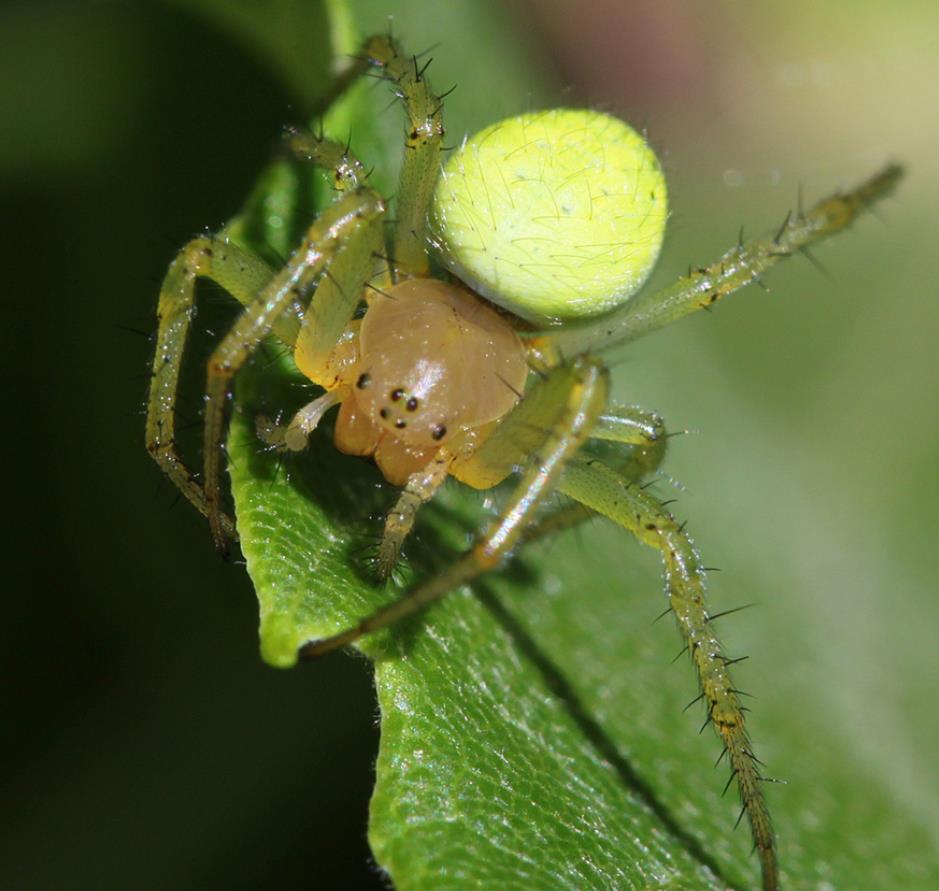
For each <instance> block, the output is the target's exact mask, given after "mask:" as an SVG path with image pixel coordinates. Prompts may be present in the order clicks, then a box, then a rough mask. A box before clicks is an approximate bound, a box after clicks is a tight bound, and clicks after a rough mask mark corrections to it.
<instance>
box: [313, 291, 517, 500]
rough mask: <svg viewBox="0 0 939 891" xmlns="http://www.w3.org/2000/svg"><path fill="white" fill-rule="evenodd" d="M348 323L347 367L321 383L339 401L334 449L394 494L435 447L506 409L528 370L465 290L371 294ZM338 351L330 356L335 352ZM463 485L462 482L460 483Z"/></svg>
mask: <svg viewBox="0 0 939 891" xmlns="http://www.w3.org/2000/svg"><path fill="white" fill-rule="evenodd" d="M370 301H371V302H370V304H369V307H368V310H367V311H366V313H365V316H364V318H363V319H362V321H361V323H358V322H356V323H353V324H354V326H355V328H357V329H358V330H357V333H356V332H355V329H353V330H352V332H351V334H352V338H351V339H352V341H353V343H354V348H355V360H354V361H353V362H351V363H349V364H348V365H347V366H346V367H345V368H344V373H343V374H342V375H341V376H340V377H338V378H335V377H334V378H333V379H332V380H329V381H323V380H318V379H317V378H316V377H314V374H315V373H316V370H315V369H311V370H308V369H307V368H305V367H304V364H303V352H302V350H301V349H300V347H299V346H298V349H297V353H296V355H297V360H298V366H299V368H300V370H301V371H304V372H305V373H307V374H308V376H309V377H310V378H311V380H313V381H314V383H318V384H321V385H324V386H325V385H326V384H332V385H333V386H334V387H335V392H336V396H337V399H340V400H341V403H342V404H341V407H340V409H339V417H338V419H337V421H336V433H335V442H336V447H337V448H338V449H339V450H340V451H342V452H345V453H346V454H349V455H363V456H368V455H371V456H373V457H374V458H375V461H376V463H377V464H378V466H379V467H380V468H381V471H382V473H383V474H384V475H385V478H386V479H387V480H388V482H390V483H392V484H394V485H397V486H403V485H404V484H405V483H406V482H407V479H408V477H409V476H410V475H411V474H413V473H415V472H417V471H419V470H421V469H422V468H424V467H426V466H427V465H428V464H430V463H431V462H432V461H433V459H434V456H435V455H436V454H437V453H438V452H439V451H440V449H441V447H443V446H449V447H450V448H451V449H453V448H454V444H456V448H457V450H458V448H459V445H460V444H461V437H462V435H464V434H467V433H469V434H471V435H472V434H477V433H478V432H479V431H480V430H481V428H483V427H484V426H485V425H487V424H489V423H490V422H493V421H497V420H499V419H500V418H501V417H503V416H504V415H506V414H508V412H509V411H511V409H512V408H513V407H514V405H515V403H516V402H518V400H519V398H520V396H521V393H522V392H523V391H524V389H525V381H526V379H527V377H528V364H527V362H526V357H525V350H524V347H523V346H522V342H521V340H520V339H519V337H518V335H517V334H516V333H515V330H514V329H513V327H512V325H511V324H510V323H509V322H508V321H507V320H506V319H505V318H504V317H503V316H501V315H500V314H499V313H497V312H496V311H495V310H494V309H493V308H492V307H490V306H487V305H486V304H485V303H484V302H483V301H481V300H480V299H479V298H478V297H476V296H475V295H474V294H472V293H471V292H470V291H468V290H467V289H466V288H463V287H460V286H459V285H456V284H450V283H446V282H442V281H439V280H437V279H432V278H414V279H405V280H404V281H401V282H399V283H398V284H395V285H392V286H391V287H390V288H388V290H382V291H374V292H372V294H371V298H370ZM345 348H346V347H345V345H344V344H343V346H341V347H340V349H345ZM468 481H470V482H471V480H468Z"/></svg>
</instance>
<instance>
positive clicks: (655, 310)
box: [534, 164, 903, 356]
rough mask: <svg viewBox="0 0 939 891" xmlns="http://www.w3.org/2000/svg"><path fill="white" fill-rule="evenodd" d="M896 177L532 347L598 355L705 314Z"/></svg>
mask: <svg viewBox="0 0 939 891" xmlns="http://www.w3.org/2000/svg"><path fill="white" fill-rule="evenodd" d="M902 176H903V168H902V167H900V166H898V165H896V164H893V165H890V166H888V167H885V168H884V169H883V170H882V171H881V172H880V173H878V174H876V175H875V176H873V177H871V178H870V179H869V180H867V181H865V182H863V183H861V184H860V185H859V186H857V187H856V188H854V189H852V190H851V191H849V192H845V193H843V194H842V193H836V194H834V195H830V196H829V197H827V198H825V199H823V200H822V201H820V202H819V203H818V204H816V205H815V206H814V207H813V208H812V209H811V210H809V211H808V212H806V213H798V214H789V215H787V216H786V218H785V220H784V221H783V224H782V225H781V226H780V227H779V229H778V230H777V231H776V232H774V233H773V234H772V235H769V236H767V237H765V238H762V239H759V240H757V241H751V242H749V243H746V244H743V243H741V244H739V245H737V246H736V247H734V248H731V249H730V250H729V251H727V253H726V254H724V256H722V257H721V258H720V259H719V260H717V261H715V262H714V263H712V264H711V265H710V266H707V267H702V268H700V269H695V270H692V271H691V272H690V273H689V274H688V275H687V276H682V277H681V278H680V279H678V281H677V282H675V284H673V285H670V286H668V287H666V288H662V289H661V290H659V291H656V292H654V293H652V294H650V295H648V296H647V297H642V296H639V297H636V298H633V299H632V300H631V301H629V302H628V303H626V305H625V306H624V307H623V308H622V309H620V310H617V311H616V312H613V313H611V314H610V315H608V316H606V317H604V318H601V319H598V320H596V321H592V322H585V323H581V324H575V325H570V326H568V327H567V328H566V329H565V330H563V331H559V332H557V333H553V332H547V333H543V334H540V335H535V347H534V348H535V349H537V348H538V346H537V345H538V343H539V341H542V340H543V341H547V342H548V343H549V344H551V345H553V346H554V348H555V349H557V350H559V352H560V354H561V355H564V356H573V355H577V354H579V353H582V352H585V351H587V350H592V351H596V350H603V349H607V348H609V347H613V346H617V345H619V344H623V343H627V342H628V341H631V340H635V339H636V338H638V337H642V336H643V335H645V334H648V333H650V332H651V331H655V330H657V329H658V328H662V327H664V326H665V325H670V324H671V323H672V322H674V321H677V320H678V319H680V318H682V317H683V316H686V315H689V314H690V313H693V312H697V311H698V310H699V309H709V308H710V307H711V306H713V305H714V304H715V303H716V302H717V301H718V300H720V299H721V298H723V297H726V296H727V295H728V294H732V293H733V292H734V291H738V290H739V289H740V288H742V287H744V286H745V285H749V284H751V283H752V282H754V281H759V279H760V276H761V275H762V274H763V273H764V272H765V271H766V270H767V269H769V268H770V267H771V266H773V265H774V264H776V263H777V262H779V261H780V260H782V259H785V258H786V257H789V256H791V255H792V254H794V253H796V252H797V251H800V250H805V249H806V248H808V246H809V245H811V244H813V243H814V242H816V241H820V240H822V239H824V238H827V237H828V236H830V235H834V234H835V233H837V232H840V231H841V230H843V229H845V228H846V227H847V226H849V225H850V224H851V223H853V222H854V220H855V219H856V218H857V216H858V215H859V214H860V213H861V211H863V210H864V209H865V208H867V207H869V206H870V205H871V204H873V203H874V202H875V201H879V200H880V199H882V198H884V197H885V196H887V195H889V194H890V193H891V192H892V191H893V189H894V187H895V186H896V185H897V183H898V182H899V181H900V178H901V177H902Z"/></svg>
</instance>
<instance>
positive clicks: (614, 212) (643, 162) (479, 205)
mask: <svg viewBox="0 0 939 891" xmlns="http://www.w3.org/2000/svg"><path fill="white" fill-rule="evenodd" d="M666 217H667V197H666V188H665V179H664V176H663V174H662V168H661V166H660V165H659V162H658V159H657V158H656V156H655V153H654V152H653V151H652V149H651V148H650V147H649V145H648V143H647V142H646V141H645V140H644V139H643V138H642V136H640V135H639V134H638V133H637V132H636V131H635V130H633V129H632V128H631V127H629V126H628V125H627V124H625V123H623V122H622V121H620V120H619V119H617V118H614V117H611V116H610V115H607V114H602V113H600V112H597V111H591V110H589V109H557V110H554V111H547V112H541V113H530V114H524V115H520V116H518V117H514V118H508V119H507V120H504V121H501V122H500V123H497V124H493V125H492V126H490V127H487V128H486V129H485V130H482V131H481V132H479V133H477V134H476V135H475V136H472V137H471V138H469V139H468V140H466V142H465V143H464V144H463V145H462V147H461V148H460V149H459V150H458V151H457V152H456V153H454V154H453V155H452V156H451V158H450V160H449V161H448V162H447V164H446V166H445V167H444V170H443V174H442V176H441V177H440V179H439V180H438V182H437V187H436V190H435V192H434V206H433V217H432V225H433V229H434V236H435V242H436V243H437V244H438V245H439V247H440V252H441V259H442V260H443V262H444V263H445V264H446V265H447V266H448V267H449V268H450V269H451V270H452V271H453V272H454V273H455V274H456V275H457V276H459V277H460V278H461V279H463V281H465V282H466V283H467V284H469V285H470V286H471V287H472V288H473V289H474V290H476V291H477V292H478V293H480V294H482V295H483V296H484V297H486V298H487V299H489V300H491V301H492V302H493V303H497V304H499V305H500V306H503V307H504V308H505V309H508V310H510V311H511V312H513V313H515V314H516V315H519V316H521V317H523V318H525V319H528V320H530V321H532V322H535V323H541V324H544V323H546V322H548V323H551V322H554V323H558V322H563V321H568V320H571V319H577V318H584V317H589V316H594V315H598V314H600V313H604V312H607V311H609V310H611V309H613V308H615V307H616V306H619V305H620V304H622V303H623V302H625V301H626V300H628V299H629V297H631V296H632V295H633V294H634V293H635V292H636V291H637V290H639V288H640V287H641V286H642V285H643V283H644V282H645V280H646V279H647V278H648V277H649V274H650V273H651V271H652V267H653V266H654V265H655V261H656V260H657V259H658V255H659V250H660V249H661V247H662V241H663V239H664V236H665V220H666Z"/></svg>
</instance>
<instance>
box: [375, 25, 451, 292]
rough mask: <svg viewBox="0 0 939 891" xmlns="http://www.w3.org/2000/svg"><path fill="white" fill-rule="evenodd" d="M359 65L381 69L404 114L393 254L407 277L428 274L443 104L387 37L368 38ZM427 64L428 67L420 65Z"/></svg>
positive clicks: (413, 61)
mask: <svg viewBox="0 0 939 891" xmlns="http://www.w3.org/2000/svg"><path fill="white" fill-rule="evenodd" d="M359 58H360V59H361V61H362V63H363V64H367V65H371V66H375V67H378V68H380V69H382V70H383V72H384V77H385V79H386V80H388V81H389V82H390V83H391V84H392V89H393V91H394V94H395V95H396V96H397V97H398V98H399V99H400V100H401V102H402V103H403V104H404V110H405V114H406V116H407V131H406V135H405V152H404V163H403V165H402V167H401V176H400V179H399V181H398V194H397V198H396V202H397V204H396V208H395V219H396V222H395V234H394V252H393V255H392V256H393V257H394V261H395V264H396V266H398V267H400V268H402V269H403V270H404V271H406V272H407V273H408V274H410V275H416V276H423V275H427V274H428V272H429V265H428V257H427V231H426V230H427V216H428V211H429V209H430V202H431V199H432V197H433V193H434V185H435V184H436V182H437V174H438V173H439V170H440V152H441V149H442V140H443V133H444V130H443V102H442V100H441V98H440V97H439V96H438V95H436V94H435V93H434V91H433V90H432V89H431V86H430V81H428V80H427V77H426V76H425V74H424V68H421V67H418V64H417V60H416V59H415V58H414V57H413V56H406V55H404V54H403V53H402V52H401V47H400V46H399V45H398V43H397V41H395V40H394V39H393V38H392V37H391V36H390V35H387V34H379V35H376V36H374V37H370V38H369V39H368V40H366V41H365V43H364V44H363V46H362V49H361V51H360V53H359ZM424 67H426V65H425V66H424Z"/></svg>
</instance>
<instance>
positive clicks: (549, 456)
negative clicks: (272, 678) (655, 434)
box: [298, 357, 609, 659]
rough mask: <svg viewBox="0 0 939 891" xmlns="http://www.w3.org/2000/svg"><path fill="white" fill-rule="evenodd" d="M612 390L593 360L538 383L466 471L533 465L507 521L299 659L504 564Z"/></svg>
mask: <svg viewBox="0 0 939 891" xmlns="http://www.w3.org/2000/svg"><path fill="white" fill-rule="evenodd" d="M608 392H609V375H608V373H607V372H606V370H605V369H604V368H603V367H602V366H601V365H600V364H599V363H597V362H596V361H594V360H592V359H590V358H586V357H582V358H579V359H576V360H574V361H573V362H572V363H570V364H567V365H562V366H559V367H558V368H556V369H554V370H553V371H552V372H551V373H549V374H548V375H547V376H546V377H545V378H544V379H543V380H541V381H539V382H538V383H536V384H535V386H534V387H533V388H532V389H531V390H530V391H529V393H528V394H527V395H526V396H525V398H524V399H523V400H522V401H521V402H519V403H518V405H517V406H516V407H515V408H514V409H513V410H512V411H511V412H510V413H509V414H508V415H507V416H506V418H505V419H504V420H503V421H502V422H501V423H500V425H499V426H498V427H497V428H496V429H495V431H494V433H493V435H492V436H491V437H490V438H489V439H488V440H486V441H485V442H484V443H483V444H482V446H480V448H479V450H478V451H477V452H475V453H474V454H473V455H472V456H470V457H469V458H467V459H466V461H465V462H464V465H463V470H464V472H466V473H467V474H468V473H470V472H471V471H473V472H477V473H479V474H480V475H486V474H492V473H496V474H498V473H502V472H503V471H504V470H505V469H506V468H507V469H508V471H511V470H512V469H514V468H515V467H517V466H519V465H525V466H526V469H525V470H524V472H523V473H522V476H521V479H520V481H519V483H518V485H517V486H516V488H515V490H514V492H513V493H512V495H511V496H510V498H509V500H508V502H507V504H506V505H505V507H504V508H503V510H502V511H501V513H500V515H499V517H498V518H497V519H496V520H494V521H493V522H492V523H491V524H490V525H489V527H488V528H487V529H486V531H485V532H484V533H483V534H482V535H481V536H480V537H479V539H478V540H477V542H476V544H475V545H474V546H473V548H472V549H471V550H470V551H469V552H467V553H466V554H465V555H464V556H463V557H461V558H460V559H459V560H457V561H456V562H455V563H454V564H453V565H452V566H451V567H450V568H449V569H446V570H444V571H443V572H441V573H440V574H439V575H437V576H434V577H433V578H431V579H429V580H428V581H426V582H424V583H423V584H421V585H418V586H417V587H415V588H413V589H412V590H411V591H409V592H408V593H406V594H404V595H403V596H402V597H401V598H400V599H398V600H396V601H394V602H393V603H391V604H389V605H388V606H386V607H384V608H382V609H380V610H378V611H376V612H374V613H373V614H372V615H370V616H367V617H366V618H364V619H363V620H362V621H361V622H359V623H358V624H357V625H356V626H355V627H353V628H349V629H347V630H346V631H342V632H340V633H339V634H335V635H333V636H331V637H327V638H323V639H322V640H315V641H310V642H309V643H306V644H304V645H303V646H302V647H301V648H300V651H299V654H298V655H299V656H300V658H302V659H308V658H312V657H314V656H319V655H321V654H323V653H328V652H330V651H332V650H336V649H339V648H340V647H344V646H346V645H347V644H350V643H352V642H353V641H355V640H358V639H359V638H360V637H362V636H363V635H365V634H369V633H371V632H373V631H378V630H379V629H381V628H385V627H387V626H388V625H392V624H393V623H395V622H397V621H399V620H400V619H402V618H404V617H405V616H409V615H411V614H413V613H415V612H417V611H418V610H421V609H423V608H424V607H425V606H427V605H428V604H430V603H432V602H433V601H435V600H439V599H440V598H441V597H443V596H444V595H445V594H447V593H448V592H449V591H452V590H453V589H454V588H458V587H459V586H460V585H463V584H466V583H467V582H470V581H472V580H473V579H475V578H476V577H477V576H479V575H482V574H483V573H485V572H487V571H489V570H490V569H493V568H494V567H496V566H498V565H499V564H500V563H501V562H502V560H503V559H504V558H505V557H507V556H508V555H509V554H510V553H511V552H512V550H513V549H514V547H515V546H516V545H517V544H518V543H519V542H520V540H521V537H522V535H523V533H524V531H525V529H526V528H527V527H528V525H529V524H530V523H531V522H532V520H533V518H534V516H535V514H536V513H537V511H538V510H539V508H540V507H541V506H542V505H543V503H544V502H545V500H546V499H547V498H548V497H549V496H550V495H551V494H552V492H553V491H554V490H555V487H556V485H557V483H558V480H559V479H560V478H561V475H562V473H563V471H564V467H565V466H566V465H567V463H568V462H569V461H570V459H571V458H572V457H573V456H574V455H575V454H576V453H577V451H578V450H579V449H580V447H581V446H582V445H583V443H584V441H585V439H586V437H587V436H588V435H589V432H590V429H591V428H592V427H593V425H594V424H595V423H596V420H597V418H598V417H599V416H600V414H601V412H602V411H603V409H604V408H605V406H606V400H607V396H608ZM520 446H521V447H520ZM477 459H478V460H477ZM503 476H504V473H503Z"/></svg>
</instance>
